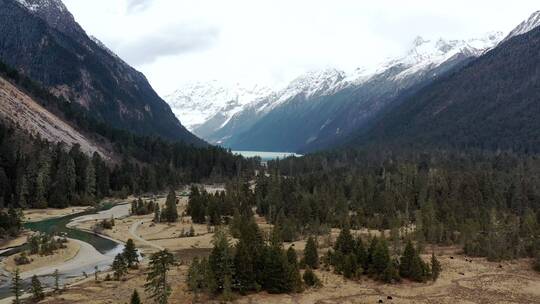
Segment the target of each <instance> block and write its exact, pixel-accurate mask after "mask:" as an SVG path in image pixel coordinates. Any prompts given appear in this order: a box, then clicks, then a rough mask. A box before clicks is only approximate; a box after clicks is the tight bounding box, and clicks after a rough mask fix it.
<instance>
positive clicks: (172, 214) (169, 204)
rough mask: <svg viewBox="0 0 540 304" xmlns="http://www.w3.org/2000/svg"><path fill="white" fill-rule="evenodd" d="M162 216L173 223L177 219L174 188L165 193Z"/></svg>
mask: <svg viewBox="0 0 540 304" xmlns="http://www.w3.org/2000/svg"><path fill="white" fill-rule="evenodd" d="M162 217H163V218H164V219H165V220H166V221H167V222H168V223H174V222H176V221H177V220H178V211H177V209H176V193H175V192H174V190H171V191H170V192H169V194H168V195H167V200H166V201H165V208H163V212H162Z"/></svg>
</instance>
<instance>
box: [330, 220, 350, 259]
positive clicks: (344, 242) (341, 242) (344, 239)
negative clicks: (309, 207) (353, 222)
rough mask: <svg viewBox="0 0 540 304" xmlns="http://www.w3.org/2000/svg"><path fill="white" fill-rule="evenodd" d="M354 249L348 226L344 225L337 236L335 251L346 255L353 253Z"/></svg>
mask: <svg viewBox="0 0 540 304" xmlns="http://www.w3.org/2000/svg"><path fill="white" fill-rule="evenodd" d="M353 248H354V239H353V237H352V235H351V231H350V230H349V225H348V224H345V225H344V227H343V228H342V229H341V231H340V233H339V236H338V238H337V240H336V244H335V245H334V249H335V250H336V251H340V252H341V253H342V254H344V255H347V254H349V253H351V252H352V251H353Z"/></svg>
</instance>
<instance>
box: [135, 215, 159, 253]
mask: <svg viewBox="0 0 540 304" xmlns="http://www.w3.org/2000/svg"><path fill="white" fill-rule="evenodd" d="M142 224H144V221H136V222H135V223H133V225H131V227H130V228H129V233H130V234H131V236H132V237H133V238H134V239H135V240H136V241H139V242H141V243H143V244H145V245H147V246H149V247H153V248H155V249H157V250H159V251H161V250H164V249H165V248H163V247H161V246H159V245H156V244H154V243H152V242H149V241H147V240H145V239H143V238H142V237H140V236H139V235H138V234H137V229H138V228H139V226H140V225H142Z"/></svg>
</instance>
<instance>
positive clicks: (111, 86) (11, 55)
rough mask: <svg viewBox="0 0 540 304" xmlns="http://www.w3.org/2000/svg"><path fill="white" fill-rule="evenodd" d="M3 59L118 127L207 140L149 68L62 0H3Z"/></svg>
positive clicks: (0, 15) (0, 48)
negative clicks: (160, 89)
mask: <svg viewBox="0 0 540 304" xmlns="http://www.w3.org/2000/svg"><path fill="white" fill-rule="evenodd" d="M0 60H2V61H3V62H5V63H6V64H8V65H9V66H11V67H14V68H16V69H17V70H19V71H21V72H22V73H23V74H24V75H26V76H28V77H30V78H31V79H33V80H36V81H38V82H39V83H40V84H41V85H43V86H44V87H46V88H48V89H49V90H50V91H51V92H53V93H54V94H55V95H57V96H61V97H63V98H65V99H66V100H68V101H70V102H74V103H78V104H80V105H82V106H83V107H85V108H86V109H87V110H88V115H92V116H94V117H95V118H96V119H98V120H100V121H103V122H106V123H107V124H109V125H111V126H113V127H116V128H121V129H125V130H130V131H132V132H134V133H135V134H140V135H156V136H160V137H163V138H166V139H171V140H178V141H184V142H186V143H192V144H196V145H204V144H205V143H204V142H203V141H202V140H200V139H198V138H197V137H196V136H194V135H193V134H191V133H190V132H189V131H188V130H187V129H185V128H184V127H183V126H182V124H181V123H180V122H179V121H178V119H177V118H176V117H175V115H174V114H173V112H172V111H171V109H170V107H169V106H168V105H167V103H165V102H164V101H163V100H162V99H161V98H160V97H159V96H158V95H157V94H156V93H155V91H154V90H153V89H152V87H151V86H150V84H149V83H148V81H147V80H146V78H145V77H144V75H143V74H141V73H140V72H138V71H136V70H135V69H134V68H132V67H130V66H129V65H128V64H127V63H125V62H124V61H123V60H121V59H120V58H119V57H118V56H116V55H115V54H114V53H113V52H111V51H110V50H109V49H108V48H106V47H105V46H104V45H103V44H102V43H101V42H99V41H98V40H97V39H95V38H91V37H89V36H88V35H87V34H86V33H85V31H84V30H83V29H82V28H81V27H80V26H79V24H77V22H75V20H74V18H73V16H72V15H71V13H70V12H69V11H68V9H67V8H66V7H65V6H64V4H63V3H62V1H60V0H0Z"/></svg>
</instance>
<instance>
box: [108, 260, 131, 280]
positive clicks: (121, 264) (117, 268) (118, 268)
mask: <svg viewBox="0 0 540 304" xmlns="http://www.w3.org/2000/svg"><path fill="white" fill-rule="evenodd" d="M111 268H112V270H113V271H114V279H115V280H117V281H118V280H121V279H122V278H123V277H124V275H126V273H127V264H126V260H125V258H124V255H123V254H120V253H119V254H117V255H116V257H115V258H114V261H113V263H112V265H111Z"/></svg>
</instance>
